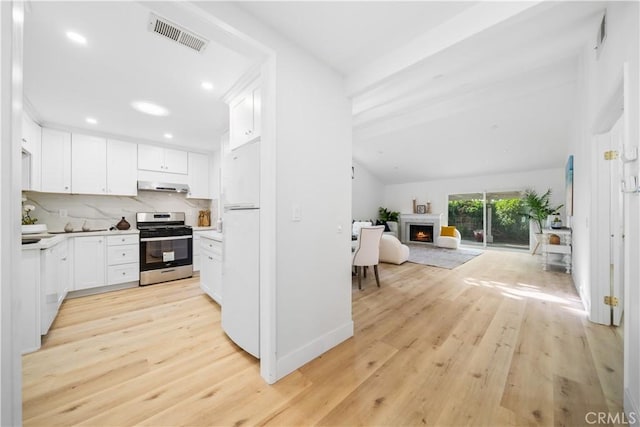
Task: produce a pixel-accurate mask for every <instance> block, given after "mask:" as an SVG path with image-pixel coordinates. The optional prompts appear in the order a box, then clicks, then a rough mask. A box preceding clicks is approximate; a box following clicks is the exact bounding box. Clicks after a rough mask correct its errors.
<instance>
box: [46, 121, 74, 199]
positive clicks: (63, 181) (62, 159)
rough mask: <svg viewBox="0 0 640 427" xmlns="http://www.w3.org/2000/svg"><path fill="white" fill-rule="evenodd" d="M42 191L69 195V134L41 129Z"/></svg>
mask: <svg viewBox="0 0 640 427" xmlns="http://www.w3.org/2000/svg"><path fill="white" fill-rule="evenodd" d="M41 171H42V186H41V188H42V191H44V192H48V193H71V134H70V133H69V132H62V131H59V130H53V129H46V128H44V129H42V169H41Z"/></svg>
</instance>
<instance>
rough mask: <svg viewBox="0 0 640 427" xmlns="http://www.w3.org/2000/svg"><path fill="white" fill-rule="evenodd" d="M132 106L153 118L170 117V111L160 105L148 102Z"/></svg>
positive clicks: (135, 102) (134, 103)
mask: <svg viewBox="0 0 640 427" xmlns="http://www.w3.org/2000/svg"><path fill="white" fill-rule="evenodd" d="M131 106H132V107H133V108H135V109H136V110H138V111H140V112H141V113H145V114H150V115H152V116H168V115H169V110H167V109H166V108H164V107H161V106H160V105H157V104H154V103H151V102H147V101H134V102H132V103H131Z"/></svg>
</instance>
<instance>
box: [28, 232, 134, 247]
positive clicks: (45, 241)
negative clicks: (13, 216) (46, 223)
mask: <svg viewBox="0 0 640 427" xmlns="http://www.w3.org/2000/svg"><path fill="white" fill-rule="evenodd" d="M139 233H140V232H139V231H138V229H137V228H131V229H129V230H111V231H110V230H102V231H78V232H75V233H60V234H51V233H41V234H23V235H22V237H23V238H30V237H33V238H39V239H41V240H40V241H39V242H37V243H28V244H25V245H22V250H23V251H24V250H36V249H37V250H40V249H48V248H50V247H52V246H55V245H57V244H58V243H60V242H62V241H63V240H65V239H68V238H71V237H84V236H118V235H121V234H139Z"/></svg>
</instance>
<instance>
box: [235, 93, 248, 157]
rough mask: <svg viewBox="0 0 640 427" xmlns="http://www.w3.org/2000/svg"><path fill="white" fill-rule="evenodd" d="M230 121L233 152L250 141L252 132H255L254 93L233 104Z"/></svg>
mask: <svg viewBox="0 0 640 427" xmlns="http://www.w3.org/2000/svg"><path fill="white" fill-rule="evenodd" d="M229 119H230V121H231V123H230V124H229V129H230V135H229V148H230V149H232V150H233V149H235V148H237V147H240V146H241V145H242V144H245V143H247V142H248V141H249V140H250V132H251V131H252V130H253V94H252V93H245V94H244V95H242V96H240V98H238V99H237V100H236V102H234V103H233V104H231V107H230V111H229Z"/></svg>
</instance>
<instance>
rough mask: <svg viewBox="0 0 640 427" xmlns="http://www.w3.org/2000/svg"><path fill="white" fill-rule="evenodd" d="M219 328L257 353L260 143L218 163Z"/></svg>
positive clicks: (258, 330) (255, 143) (258, 347)
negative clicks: (220, 184) (220, 199)
mask: <svg viewBox="0 0 640 427" xmlns="http://www.w3.org/2000/svg"><path fill="white" fill-rule="evenodd" d="M223 173H224V175H223V200H224V211H223V224H224V225H223V230H224V240H223V244H224V252H223V261H222V301H223V302H222V329H223V330H224V331H225V333H226V334H227V335H228V336H229V338H231V339H232V340H233V341H234V342H235V343H236V344H237V345H238V346H240V347H241V348H242V349H244V350H245V351H246V352H248V353H249V354H251V355H253V356H255V357H258V358H259V357H260V145H259V142H254V143H250V144H245V145H243V146H240V147H238V148H236V149H235V150H234V151H232V152H231V153H229V154H227V157H226V159H225V162H224V165H223Z"/></svg>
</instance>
